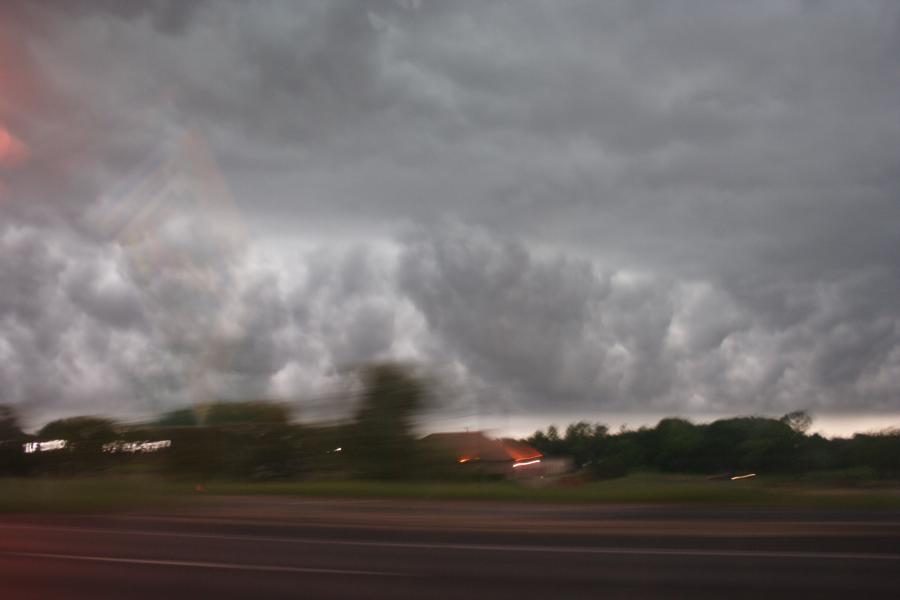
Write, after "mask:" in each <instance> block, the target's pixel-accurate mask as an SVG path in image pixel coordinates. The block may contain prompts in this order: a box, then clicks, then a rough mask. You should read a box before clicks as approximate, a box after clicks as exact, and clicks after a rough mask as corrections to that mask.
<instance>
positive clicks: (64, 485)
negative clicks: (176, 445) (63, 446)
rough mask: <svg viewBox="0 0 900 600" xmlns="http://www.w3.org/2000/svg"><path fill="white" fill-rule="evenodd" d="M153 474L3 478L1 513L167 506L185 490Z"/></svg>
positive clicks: (0, 490)
mask: <svg viewBox="0 0 900 600" xmlns="http://www.w3.org/2000/svg"><path fill="white" fill-rule="evenodd" d="M181 487H182V486H176V485H172V484H169V483H165V482H163V481H160V480H158V479H155V478H152V477H80V478H58V477H53V478H30V479H16V478H0V513H26V512H27V513H36V512H73V513H97V512H110V511H120V510H131V509H140V508H145V507H164V506H166V505H170V504H172V503H175V502H177V501H178V498H179V496H184V495H186V493H185V491H184V490H182V489H180V488H181Z"/></svg>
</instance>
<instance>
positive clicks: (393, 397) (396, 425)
mask: <svg viewBox="0 0 900 600" xmlns="http://www.w3.org/2000/svg"><path fill="white" fill-rule="evenodd" d="M360 378H361V382H362V386H363V391H362V399H361V403H360V405H359V410H358V411H357V413H356V418H355V421H354V424H353V425H352V427H351V428H350V434H351V439H350V440H349V441H348V442H347V443H346V444H345V445H344V451H345V452H347V453H348V456H349V457H350V458H351V459H352V461H353V464H354V466H355V468H356V471H357V473H358V474H359V475H360V476H362V477H366V478H375V479H386V478H387V479H389V478H402V477H408V476H411V475H413V474H414V470H415V466H416V462H417V451H416V443H415V437H414V436H413V433H412V421H411V419H412V416H413V414H414V413H415V412H416V411H417V410H418V409H419V408H421V407H422V406H423V404H424V403H425V401H426V398H427V396H428V386H427V384H426V382H425V381H424V380H423V379H422V378H421V377H419V376H417V375H415V374H414V373H413V371H412V369H411V368H409V367H407V366H404V365H400V364H396V363H381V364H375V365H370V366H367V367H364V368H363V369H362V370H361V372H360Z"/></svg>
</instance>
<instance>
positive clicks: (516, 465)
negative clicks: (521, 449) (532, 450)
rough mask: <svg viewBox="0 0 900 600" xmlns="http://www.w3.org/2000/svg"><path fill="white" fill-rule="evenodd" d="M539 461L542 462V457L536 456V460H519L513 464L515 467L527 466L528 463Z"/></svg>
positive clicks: (532, 463) (533, 463)
mask: <svg viewBox="0 0 900 600" xmlns="http://www.w3.org/2000/svg"><path fill="white" fill-rule="evenodd" d="M539 462H541V459H539V458H536V459H535V460H526V461H523V462H517V463H515V464H513V468H515V467H527V466H528V465H535V464H537V463H539Z"/></svg>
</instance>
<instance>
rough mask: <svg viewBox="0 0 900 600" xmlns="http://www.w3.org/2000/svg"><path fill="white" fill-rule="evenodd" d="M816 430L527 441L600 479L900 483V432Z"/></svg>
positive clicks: (707, 427) (660, 430) (589, 430)
mask: <svg viewBox="0 0 900 600" xmlns="http://www.w3.org/2000/svg"><path fill="white" fill-rule="evenodd" d="M811 423H812V419H811V417H810V416H809V415H808V414H807V413H805V412H803V411H797V412H792V413H788V414H786V415H784V416H783V417H781V418H780V419H772V418H765V417H735V418H728V419H719V420H717V421H713V422H711V423H704V424H695V423H692V422H691V421H688V420H686V419H680V418H666V419H662V420H661V421H660V422H659V423H658V424H657V425H656V426H655V427H641V428H639V429H635V430H627V429H622V430H621V431H619V432H616V433H611V432H610V431H609V429H608V428H607V427H606V426H605V425H602V424H591V423H588V422H585V421H581V422H578V423H573V424H571V425H569V426H568V427H566V429H565V431H564V432H563V433H560V432H559V430H558V429H557V428H556V427H553V426H551V427H549V428H547V430H546V431H537V432H535V433H534V434H533V435H532V436H531V437H529V438H528V439H527V440H526V441H527V442H528V443H529V444H531V445H532V446H534V447H535V448H537V449H538V450H540V451H541V452H543V453H544V454H546V455H549V456H569V457H571V458H572V459H573V461H574V463H575V465H576V466H578V467H579V468H581V469H583V470H584V471H585V472H587V473H589V474H591V475H593V476H594V477H598V478H604V477H617V476H620V475H624V474H626V473H628V472H630V471H636V470H656V471H664V472H681V473H703V474H709V475H716V474H718V475H723V476H724V475H728V474H738V473H748V472H758V473H764V474H778V473H782V474H790V473H795V474H796V473H806V472H811V471H836V470H850V469H864V470H866V471H865V472H866V473H868V474H869V475H871V476H874V477H897V476H900V430H896V429H894V430H886V431H882V432H879V433H858V434H856V435H854V436H853V437H852V438H833V439H828V438H825V437H822V436H821V435H819V434H817V433H816V434H811V435H810V434H808V430H809V427H810V425H811Z"/></svg>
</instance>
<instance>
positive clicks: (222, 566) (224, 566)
mask: <svg viewBox="0 0 900 600" xmlns="http://www.w3.org/2000/svg"><path fill="white" fill-rule="evenodd" d="M5 554H6V555H7V556H21V557H25V558H49V559H59V560H79V561H87V562H102V563H121V564H129V565H150V566H162V567H191V568H194V569H219V570H224V571H265V572H268V573H316V574H326V575H370V576H383V577H384V576H386V577H406V576H407V575H406V574H405V573H390V572H387V571H358V570H353V569H325V568H317V567H290V566H280V565H247V564H241V563H220V562H205V561H194V560H159V559H150V558H116V557H114V556H82V555H79V554H51V553H45V552H7V553H5Z"/></svg>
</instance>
